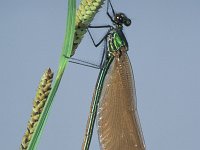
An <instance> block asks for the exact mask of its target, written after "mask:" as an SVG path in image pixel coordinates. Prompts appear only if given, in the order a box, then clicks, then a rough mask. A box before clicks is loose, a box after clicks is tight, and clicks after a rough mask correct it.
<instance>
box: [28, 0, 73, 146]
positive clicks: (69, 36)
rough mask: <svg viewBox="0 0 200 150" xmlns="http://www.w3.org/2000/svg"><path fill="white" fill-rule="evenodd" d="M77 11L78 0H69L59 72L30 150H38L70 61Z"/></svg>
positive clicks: (30, 144)
mask: <svg viewBox="0 0 200 150" xmlns="http://www.w3.org/2000/svg"><path fill="white" fill-rule="evenodd" d="M75 12H76V0H68V15H67V26H66V34H65V38H64V45H63V49H62V53H61V56H60V62H59V68H58V72H57V75H56V80H55V83H54V85H53V87H52V89H51V92H50V94H49V96H48V98H47V101H46V104H45V106H44V109H43V111H42V114H41V116H40V118H39V120H38V124H37V126H36V129H35V132H34V133H33V137H32V139H31V141H30V143H29V146H28V150H36V148H37V145H38V142H39V139H40V136H41V134H42V131H43V128H44V126H45V123H46V120H47V118H48V115H49V111H50V108H51V105H52V102H53V99H54V97H55V94H56V92H57V89H58V86H59V84H60V81H61V79H62V75H63V73H64V70H65V67H66V65H67V63H68V59H66V56H68V57H69V56H70V55H71V51H72V44H73V38H74V31H75Z"/></svg>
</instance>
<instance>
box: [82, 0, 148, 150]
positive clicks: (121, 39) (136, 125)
mask: <svg viewBox="0 0 200 150" xmlns="http://www.w3.org/2000/svg"><path fill="white" fill-rule="evenodd" d="M109 6H111V9H112V13H113V17H112V16H111V15H110V14H109V12H108V9H109ZM107 15H108V17H109V18H110V20H111V21H112V23H113V26H111V25H106V26H91V25H90V26H89V28H109V30H108V32H107V34H106V35H105V36H104V37H103V38H102V39H101V40H100V42H99V43H97V44H96V43H95V42H94V40H93V38H92V35H91V33H90V32H89V30H88V32H89V35H90V36H91V39H92V41H93V43H94V45H95V47H98V46H99V45H100V44H101V43H102V42H103V41H106V45H105V47H106V48H105V49H104V54H103V57H102V60H101V64H100V72H99V76H98V80H97V83H96V87H95V91H94V94H93V99H92V103H91V108H90V114H89V117H88V122H87V127H86V133H85V137H84V142H83V144H82V150H88V149H89V146H90V143H91V139H92V134H93V128H94V123H95V120H96V118H98V119H97V124H98V136H99V142H100V146H101V149H102V150H145V144H144V139H143V135H142V130H141V127H140V122H139V117H138V113H137V106H136V91H135V83H134V78H133V71H132V67H131V63H130V61H129V57H128V55H127V51H128V42H127V40H126V37H125V35H124V33H123V31H122V30H123V26H124V25H125V26H130V25H131V20H130V19H129V18H128V17H127V16H126V15H125V14H123V13H115V11H114V9H113V7H112V4H111V2H110V0H108V3H107ZM89 65H91V64H89ZM93 67H96V66H93ZM97 111H98V113H97Z"/></svg>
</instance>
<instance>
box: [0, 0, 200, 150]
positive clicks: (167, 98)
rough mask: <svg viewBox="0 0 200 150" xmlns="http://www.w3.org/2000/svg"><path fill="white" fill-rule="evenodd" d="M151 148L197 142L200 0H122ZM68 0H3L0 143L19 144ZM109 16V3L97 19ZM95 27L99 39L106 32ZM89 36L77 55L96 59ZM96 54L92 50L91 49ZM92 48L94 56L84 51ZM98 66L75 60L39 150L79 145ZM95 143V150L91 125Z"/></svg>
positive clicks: (192, 146) (177, 148)
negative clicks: (107, 14)
mask: <svg viewBox="0 0 200 150" xmlns="http://www.w3.org/2000/svg"><path fill="white" fill-rule="evenodd" d="M113 5H114V8H115V10H116V11H121V12H124V13H125V14H127V16H128V17H130V18H131V19H132V22H133V24H132V26H131V27H129V28H125V31H124V32H125V34H126V36H127V40H128V42H129V47H130V50H129V56H130V59H131V62H132V65H133V69H134V75H135V80H136V88H137V98H138V101H137V103H138V111H139V116H140V120H141V124H142V129H143V134H144V137H145V143H146V145H147V150H198V149H200V145H199V139H200V129H199V128H200V119H199V118H200V70H199V65H200V59H199V57H200V17H199V15H200V1H199V0H171V1H170V0H169V1H167V0H151V1H150V0H143V1H141V0H140V1H139V0H123V1H122V0H120V1H114V0H113ZM66 9H67V0H60V1H56V0H42V1H41V0H34V1H33V0H17V1H16V0H0V51H1V53H0V68H1V73H0V91H1V100H0V114H1V119H0V133H1V134H0V145H1V149H3V150H17V149H19V145H20V142H21V138H22V136H23V134H24V131H25V129H26V125H27V121H28V118H29V115H30V112H31V107H32V99H33V98H34V94H35V91H36V88H37V85H38V82H39V79H40V77H41V75H42V73H43V71H44V70H45V69H46V68H47V67H51V68H52V70H54V71H55V72H56V70H57V66H58V59H59V55H60V52H61V48H62V43H63V38H64V32H65V20H66V12H67V10H66ZM108 23H110V22H109V20H108V19H107V18H106V15H105V6H104V8H103V9H101V11H100V13H99V14H98V16H96V18H95V20H94V22H93V24H96V25H97V24H98V25H100V24H101V25H102V24H103V25H105V24H108ZM101 31H102V32H100V31H99V30H98V31H96V32H95V31H92V33H93V35H94V36H95V39H96V41H97V40H98V39H99V38H100V37H101V36H103V34H104V33H105V32H106V31H105V30H101ZM101 50H102V46H101V47H100V48H98V49H96V48H94V47H93V46H92V43H91V40H90V39H89V37H88V35H86V36H85V39H84V40H83V42H82V44H81V45H80V47H79V48H78V50H77V55H76V56H75V57H78V58H82V59H84V60H88V61H91V62H95V63H98V62H99V60H100V58H99V56H100V54H101ZM90 53H91V54H90ZM87 55H89V56H87ZM97 75H98V70H95V69H91V68H87V67H82V66H78V65H74V64H70V65H69V66H68V68H67V70H66V72H65V74H64V76H63V80H62V82H61V85H60V87H59V90H58V93H57V95H56V98H55V102H54V104H53V107H52V110H51V113H50V116H49V118H48V122H47V126H46V128H45V130H44V134H43V136H42V138H41V142H40V145H39V147H38V150H56V149H58V150H79V149H80V147H81V144H82V139H83V136H84V132H85V126H86V120H87V116H88V112H89V105H90V102H91V98H92V93H93V90H94V86H95V82H96V79H97ZM94 133H95V134H94V138H93V140H92V144H91V150H98V149H99V144H98V140H97V134H96V133H97V131H96V129H95V131H94Z"/></svg>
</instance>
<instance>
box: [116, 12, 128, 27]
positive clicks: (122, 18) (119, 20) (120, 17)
mask: <svg viewBox="0 0 200 150" xmlns="http://www.w3.org/2000/svg"><path fill="white" fill-rule="evenodd" d="M114 21H115V23H116V24H117V25H123V24H124V25H125V26H130V25H131V20H130V19H129V18H128V17H126V15H125V14H124V13H117V14H115V16H114Z"/></svg>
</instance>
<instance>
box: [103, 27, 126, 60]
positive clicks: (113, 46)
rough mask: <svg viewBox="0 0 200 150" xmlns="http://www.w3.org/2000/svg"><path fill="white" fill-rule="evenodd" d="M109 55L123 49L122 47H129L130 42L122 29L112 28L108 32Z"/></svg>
mask: <svg viewBox="0 0 200 150" xmlns="http://www.w3.org/2000/svg"><path fill="white" fill-rule="evenodd" d="M107 41H108V43H107V45H108V56H110V55H111V54H113V52H117V51H119V50H121V49H122V47H124V48H126V50H127V49H128V43H127V41H126V38H125V36H124V34H123V32H122V31H121V30H116V29H112V30H111V32H110V33H109V34H108V39H107Z"/></svg>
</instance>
